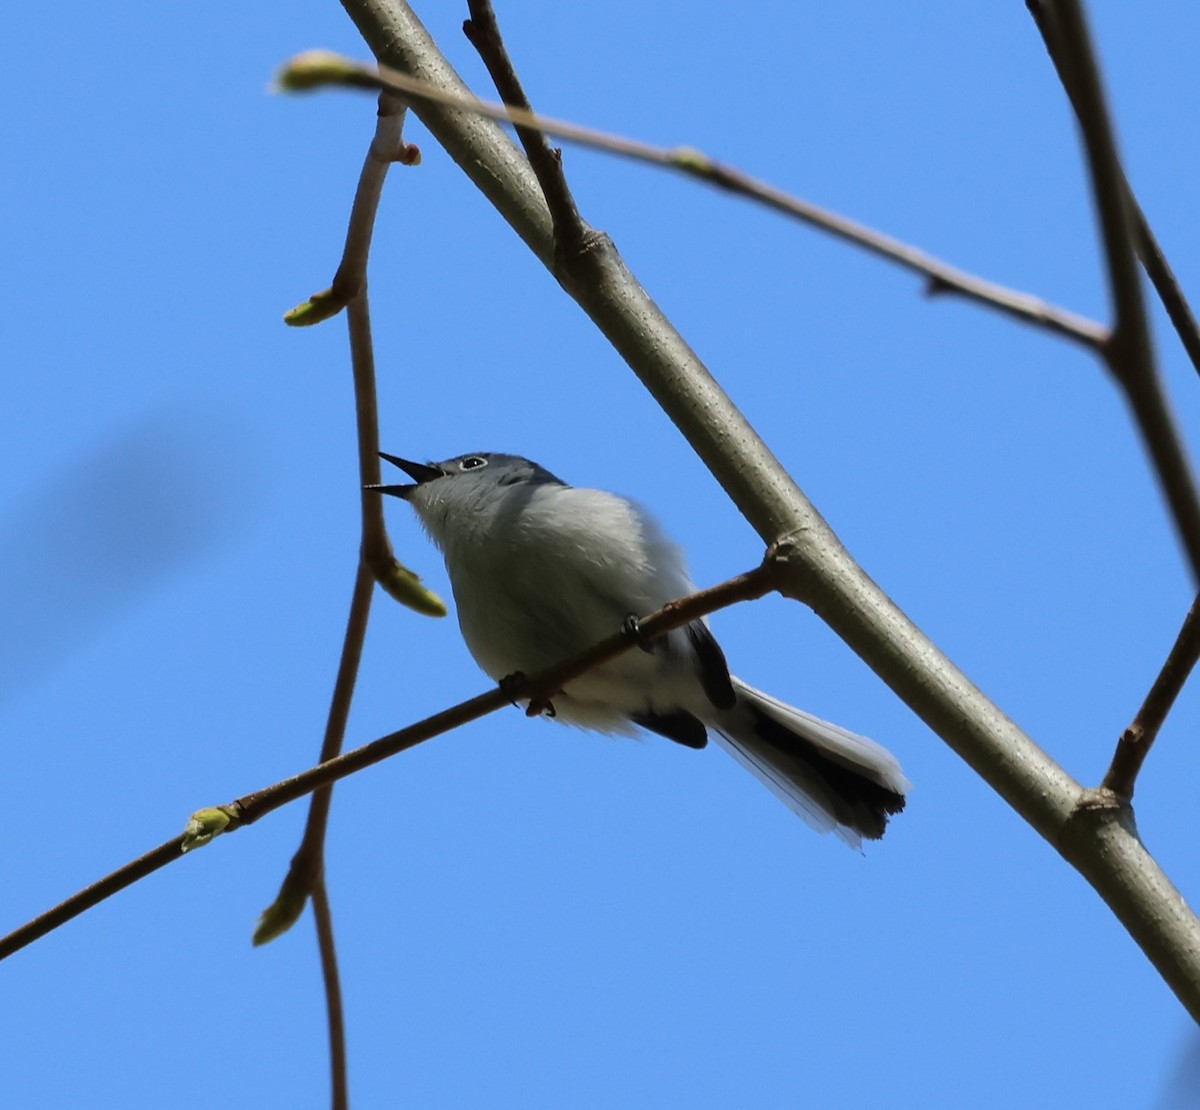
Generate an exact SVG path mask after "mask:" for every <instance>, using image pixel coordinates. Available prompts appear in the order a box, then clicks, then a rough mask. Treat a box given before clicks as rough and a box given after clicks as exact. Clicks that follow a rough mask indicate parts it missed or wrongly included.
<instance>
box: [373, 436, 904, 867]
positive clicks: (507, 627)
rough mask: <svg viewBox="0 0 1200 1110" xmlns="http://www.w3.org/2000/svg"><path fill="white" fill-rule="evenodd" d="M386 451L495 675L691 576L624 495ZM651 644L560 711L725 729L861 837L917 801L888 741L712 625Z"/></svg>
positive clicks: (658, 725) (604, 630)
mask: <svg viewBox="0 0 1200 1110" xmlns="http://www.w3.org/2000/svg"><path fill="white" fill-rule="evenodd" d="M383 457H384V458H385V459H387V460H388V461H389V462H392V463H394V464H395V465H397V466H399V467H400V468H401V469H403V470H404V471H405V473H407V474H408V475H409V476H410V477H412V478H413V479H414V482H413V484H411V485H392V486H379V487H376V488H377V489H378V490H379V491H380V492H383V493H390V494H394V495H396V496H399V497H402V498H403V499H404V500H406V501H407V502H408V503H409V504H410V505H411V506H412V507H413V509H414V510H415V511H416V513H417V516H418V518H419V519H420V521H421V523H422V525H423V526H424V527H425V530H426V531H427V532H428V533H429V535H430V537H431V538H432V539H433V541H434V542H435V543H436V544H437V545H438V547H439V548H440V549H441V551H442V554H443V555H444V557H445V560H446V569H447V571H448V573H449V575H450V584H451V587H452V589H453V591H454V599H455V604H456V607H457V610H458V621H459V627H460V628H461V629H462V634H463V639H464V640H465V641H466V644H467V647H468V648H469V649H470V651H471V654H472V655H473V656H474V657H475V660H476V662H477V663H478V664H479V666H480V667H481V668H482V669H483V671H484V672H485V673H486V674H488V675H490V676H491V677H492V678H493V679H496V680H497V681H499V680H501V679H503V678H505V677H507V676H508V675H511V674H514V673H516V672H518V671H521V672H526V673H532V672H534V671H538V670H541V669H542V668H544V667H548V666H551V665H552V664H555V663H559V662H561V661H562V660H564V659H566V658H569V657H570V656H572V655H575V654H577V653H578V652H580V651H582V650H583V649H585V648H587V647H590V646H591V645H592V644H594V643H597V642H598V641H600V640H602V639H604V638H605V637H606V636H610V635H611V634H612V633H613V632H614V631H616V630H617V629H619V628H620V627H621V626H622V624H623V623H624V622H625V621H626V620H627V619H628V618H629V617H631V616H632V617H644V616H646V615H648V614H650V613H652V612H654V611H655V610H656V609H660V608H661V607H662V606H663V605H665V604H666V603H667V602H668V601H673V600H675V599H676V598H679V597H683V596H684V595H686V594H688V593H691V592H692V590H693V587H692V583H691V580H690V578H689V577H688V573H687V568H686V563H685V560H684V556H683V552H682V551H681V550H680V549H679V548H678V547H677V546H676V545H675V544H674V543H672V542H671V541H670V540H669V539H668V538H667V536H666V535H665V534H664V533H663V531H662V529H661V527H660V526H659V525H658V523H657V521H656V520H655V519H654V517H653V516H651V515H650V513H648V512H647V511H646V510H645V509H644V508H642V507H641V506H639V505H637V504H636V503H634V502H632V501H628V500H626V499H625V498H623V497H618V496H617V495H616V494H613V493H606V492H605V491H603V490H596V489H579V488H576V487H573V486H569V485H567V484H566V483H565V482H563V481H561V480H560V479H558V478H556V477H555V476H554V475H553V474H551V473H550V472H549V471H548V470H546V469H545V468H544V467H541V466H539V465H538V464H537V463H534V462H530V461H529V460H528V459H524V458H521V457H520V456H517V455H503V454H488V453H479V454H472V455H459V456H456V457H455V458H452V459H447V460H446V461H444V462H439V463H414V462H411V461H409V460H407V459H401V458H398V457H396V456H393V455H384V456H383ZM650 647H651V650H649V651H628V652H626V653H625V654H624V655H622V656H620V657H619V658H617V659H615V660H613V661H612V662H610V663H606V664H605V665H604V666H602V667H598V668H596V669H595V670H593V671H591V672H589V673H588V674H586V675H583V676H582V677H580V678H578V679H576V680H574V681H572V682H571V683H569V684H568V686H567V687H566V689H564V690H563V691H562V692H561V693H560V694H558V695H557V696H556V697H555V699H554V708H555V713H556V719H557V720H558V721H561V722H565V723H567V724H573V725H579V726H581V727H584V728H591V729H597V730H599V731H601V732H609V733H629V732H632V731H634V729H635V728H636V727H638V726H640V727H643V728H647V729H649V730H651V731H653V732H656V733H658V734H660V735H663V736H666V737H668V738H670V739H672V740H675V741H677V742H678V743H680V744H683V745H685V746H687V747H693V748H697V747H703V746H704V742H705V739H706V735H707V733H709V732H712V733H714V734H715V735H716V737H717V740H718V742H719V744H720V745H721V746H722V747H724V748H725V749H726V750H727V751H728V752H729V753H730V754H731V755H732V756H733V757H734V758H735V759H736V760H738V762H740V763H741V764H742V765H743V766H745V767H746V768H747V769H749V770H750V771H752V772H753V773H754V774H755V775H757V776H758V777H759V778H760V779H762V780H763V781H764V782H765V783H766V784H767V785H768V786H769V787H770V788H771V789H772V790H773V791H774V792H775V793H776V794H777V795H778V796H779V797H780V798H782V799H783V801H784V802H786V803H787V805H788V806H790V807H791V808H792V809H793V810H794V811H795V812H796V813H798V814H799V815H800V816H801V817H803V818H804V819H805V820H806V821H807V822H808V823H809V824H810V825H812V826H813V827H814V828H816V829H818V830H820V831H822V832H834V833H836V834H837V835H838V836H840V837H841V839H843V840H844V841H846V842H847V843H849V844H851V845H854V846H857V845H858V844H859V843H860V842H861V839H862V838H863V837H866V838H868V839H877V838H878V837H880V836H882V835H883V832H884V829H885V827H886V825H887V820H888V817H889V816H890V815H892V814H895V813H899V812H900V810H902V809H903V808H904V800H905V794H906V792H907V790H908V786H909V784H908V781H907V780H906V779H905V777H904V774H903V772H902V771H901V770H900V764H899V763H898V762H897V761H896V759H895V757H894V756H893V755H892V754H891V753H890V752H889V751H887V749H886V748H883V747H881V746H880V745H879V744H876V743H875V742H874V741H872V740H868V739H866V738H865V737H863V736H858V735H856V734H855V733H853V732H849V731H847V730H846V729H843V728H841V727H840V726H838V725H835V724H831V723H830V722H828V721H823V720H821V719H820V718H819V717H814V716H812V715H811V714H809V713H805V712H804V711H803V710H801V709H796V708H795V707H794V706H790V705H788V704H786V703H784V702H781V701H778V700H777V699H775V698H773V697H771V696H770V695H768V694H764V693H763V692H762V691H760V690H756V689H754V687H752V686H749V685H747V684H746V683H744V682H742V681H741V680H740V679H738V678H736V677H734V676H732V675H730V673H729V670H728V667H727V666H726V663H725V656H724V654H723V653H722V651H721V649H720V647H719V645H718V644H717V641H716V640H715V639H714V638H713V636H712V633H711V632H710V631H709V628H708V625H707V623H705V622H702V621H698V622H695V623H694V624H691V625H688V626H687V627H685V628H679V629H675V630H674V631H672V632H670V633H668V634H667V635H666V636H664V637H662V638H661V639H660V640H658V641H655V643H654V644H653V645H650Z"/></svg>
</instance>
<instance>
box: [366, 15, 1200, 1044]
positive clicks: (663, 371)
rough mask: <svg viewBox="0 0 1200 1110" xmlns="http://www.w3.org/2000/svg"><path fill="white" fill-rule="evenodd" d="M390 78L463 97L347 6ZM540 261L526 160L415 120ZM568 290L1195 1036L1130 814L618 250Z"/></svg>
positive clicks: (544, 226)
mask: <svg viewBox="0 0 1200 1110" xmlns="http://www.w3.org/2000/svg"><path fill="white" fill-rule="evenodd" d="M343 6H344V7H345V8H346V10H347V12H349V14H350V16H351V18H352V19H353V20H354V22H355V24H356V25H357V26H358V29H359V31H360V32H361V33H362V35H363V37H364V38H365V39H366V40H367V43H368V45H369V46H370V48H371V49H372V51H373V52H374V53H375V55H376V56H377V57H378V58H379V59H380V61H382V62H384V63H385V64H386V65H388V66H390V67H393V68H397V69H400V70H403V71H404V72H405V73H408V74H411V75H412V76H413V77H416V78H418V79H420V80H422V81H426V82H430V83H432V84H435V85H438V86H439V87H440V88H442V89H444V90H447V93H448V95H453V96H457V97H462V96H464V95H466V90H465V88H464V86H463V84H462V82H461V81H460V79H459V78H458V75H457V74H456V73H455V72H454V70H453V68H452V67H451V66H450V64H449V63H448V62H447V61H446V59H445V58H444V57H443V56H442V55H441V53H440V51H439V50H438V48H437V45H436V44H435V43H434V42H433V40H432V39H431V38H430V37H429V35H428V33H427V32H426V31H425V28H424V27H423V26H422V25H421V23H420V21H419V20H418V19H417V18H416V16H415V15H414V14H413V12H412V11H411V9H409V8H408V6H407V5H406V4H404V3H403V2H402V0H343ZM413 110H414V111H415V112H416V113H417V114H418V115H419V116H420V117H421V120H422V122H424V123H425V125H426V126H427V127H428V128H429V130H430V131H431V132H432V133H433V135H434V136H435V137H436V138H437V140H438V141H439V142H440V143H441V144H442V145H443V146H444V147H445V148H446V150H447V152H448V153H449V154H450V156H451V157H452V158H453V159H454V160H455V161H456V162H457V163H458V164H459V166H460V167H461V168H462V170H463V171H464V172H465V173H466V174H467V176H468V177H470V178H471V180H472V181H474V182H475V184H476V185H477V186H478V188H479V189H480V191H481V192H483V194H484V195H485V196H486V197H487V198H488V199H489V200H491V202H492V203H493V204H494V205H495V206H496V208H497V209H498V211H499V212H500V213H501V215H502V216H503V217H504V218H505V219H506V220H508V222H509V223H510V224H511V225H512V227H513V229H514V230H515V231H516V232H517V233H518V235H520V236H521V237H522V238H523V239H524V240H525V241H526V242H527V243H528V244H529V246H530V248H531V249H532V250H533V252H534V253H535V254H536V255H537V257H539V258H540V259H542V261H543V262H544V263H545V264H547V265H548V266H549V265H552V264H553V238H552V230H551V221H550V218H549V214H548V213H547V211H546V209H545V205H544V203H543V202H542V199H541V194H540V190H539V189H538V187H537V183H536V181H535V180H534V179H533V177H532V174H531V173H530V171H529V168H528V165H527V164H526V163H525V160H524V159H523V158H522V157H521V156H520V155H519V154H518V152H517V151H516V149H515V148H514V147H513V145H512V143H511V142H510V141H509V139H508V138H507V136H506V135H505V134H504V132H503V131H502V130H501V129H500V128H499V127H498V126H496V125H495V124H493V123H490V122H489V121H487V120H486V119H483V118H481V117H480V116H479V115H477V114H475V113H470V112H464V111H462V110H461V109H458V108H448V107H445V106H444V105H439V104H431V103H428V102H424V103H417V104H415V105H414V109H413ZM587 259H588V260H590V264H589V263H588V262H587V260H585V262H584V263H582V264H580V265H579V266H577V267H575V268H573V269H572V270H571V271H570V272H568V273H566V274H562V275H557V276H559V280H560V282H561V284H562V285H563V288H564V289H565V290H566V291H567V292H568V293H569V294H570V295H571V296H572V297H574V298H575V300H576V301H577V302H578V303H579V304H580V306H581V307H582V308H583V309H584V311H585V312H587V313H588V315H589V316H590V317H591V318H592V320H593V321H594V322H595V323H596V325H597V327H598V328H599V329H600V330H601V331H602V332H603V333H604V335H606V336H607V337H608V339H609V340H610V342H611V343H612V344H613V346H614V347H615V348H616V349H617V350H618V351H619V352H620V354H621V355H622V356H623V357H624V358H625V360H626V361H627V362H628V363H629V365H630V367H631V368H632V369H633V370H634V372H635V373H636V374H637V375H638V377H639V378H640V379H641V380H642V382H643V383H644V384H645V386H646V388H647V389H648V390H649V391H650V393H651V395H652V396H653V397H654V398H655V400H656V401H658V403H659V404H660V405H661V406H662V408H663V409H664V411H665V412H666V413H667V415H668V416H669V417H670V418H671V419H672V420H673V421H674V422H675V424H676V426H677V427H678V428H679V429H680V431H681V432H682V433H683V434H684V436H685V437H686V438H687V440H688V442H689V443H690V444H691V446H692V448H693V449H694V450H695V451H696V453H697V455H699V457H700V458H701V460H702V461H703V462H704V463H705V465H706V466H708V468H709V469H710V470H711V471H712V473H713V474H714V476H715V477H716V478H717V480H718V481H719V482H720V483H721V485H722V486H723V487H724V488H725V491H726V492H727V493H728V494H729V496H730V497H731V498H732V500H733V501H734V503H735V504H736V505H737V506H738V508H739V509H741V511H742V512H743V513H744V514H745V516H746V518H747V519H748V520H749V521H750V523H751V524H752V525H753V526H754V528H755V529H756V530H757V531H758V532H759V534H760V535H761V536H762V537H763V538H764V539H766V540H767V542H768V543H774V542H775V541H776V540H781V542H782V550H783V551H784V552H785V553H786V555H787V559H788V562H787V564H786V565H787V568H788V572H789V579H790V581H789V582H788V592H789V594H790V596H793V597H797V598H802V599H804V600H806V601H808V602H809V603H811V604H813V605H814V607H816V608H817V610H818V612H819V613H820V615H821V616H822V617H823V618H824V619H825V620H826V621H827V622H828V623H829V625H830V627H831V628H833V630H834V631H835V632H836V633H837V634H838V635H839V636H840V637H841V638H842V639H843V640H845V641H846V643H848V644H849V645H850V646H851V648H852V649H853V650H854V651H855V652H857V654H858V655H859V656H860V658H862V659H863V660H864V661H865V662H866V663H867V664H868V665H869V666H871V667H872V668H873V669H874V670H875V671H876V672H877V673H878V674H879V675H880V676H881V677H882V678H883V679H884V681H885V682H887V683H888V685H889V686H891V687H892V689H893V690H894V691H895V692H896V693H897V694H898V695H899V696H900V697H901V698H902V699H903V700H904V701H905V702H906V703H907V704H909V705H910V706H911V707H912V708H913V710H914V711H915V712H916V713H917V714H918V715H919V716H920V717H921V718H922V719H923V720H925V721H926V722H927V723H928V724H929V725H930V727H931V728H933V729H934V730H935V731H936V732H937V733H938V734H939V735H940V736H941V737H942V738H943V739H944V740H945V741H946V743H947V744H949V745H950V746H951V747H952V748H954V750H955V751H957V752H958V753H959V754H960V755H961V756H962V757H963V758H964V759H965V760H966V761H967V762H968V763H969V764H970V765H971V766H972V767H974V768H975V769H976V770H977V771H978V772H979V774H980V775H981V776H982V777H983V778H984V779H985V780H986V781H987V782H989V783H990V784H991V785H992V786H993V787H994V788H995V789H996V790H997V792H998V793H1000V794H1001V796H1002V797H1004V798H1005V800H1006V801H1008V802H1009V804H1011V805H1012V806H1013V808H1015V809H1016V810H1017V811H1018V812H1019V813H1020V814H1021V815H1022V816H1024V817H1025V819H1026V820H1027V821H1029V822H1030V824H1031V825H1033V827H1034V828H1036V829H1037V830H1038V832H1039V833H1041V834H1042V835H1043V836H1044V837H1045V838H1046V839H1047V840H1048V841H1049V842H1050V843H1051V844H1052V845H1053V846H1054V847H1055V849H1056V850H1058V851H1059V852H1061V853H1062V855H1063V856H1064V858H1066V859H1067V860H1068V861H1069V862H1070V863H1071V864H1072V865H1073V866H1074V867H1075V868H1077V869H1078V870H1079V871H1080V872H1081V873H1082V874H1083V875H1084V876H1085V878H1087V880H1088V881H1089V882H1090V883H1091V884H1092V886H1093V887H1094V888H1095V889H1096V890H1097V892H1098V893H1099V894H1100V895H1101V896H1102V897H1103V898H1104V900H1105V901H1106V902H1107V903H1108V904H1109V906H1110V907H1111V908H1112V910H1113V912H1114V913H1115V914H1116V916H1117V917H1118V918H1119V919H1120V921H1121V922H1122V924H1124V926H1125V927H1126V929H1128V931H1129V933H1130V935H1131V936H1132V937H1133V938H1134V940H1135V941H1136V942H1137V943H1138V944H1139V945H1140V946H1141V947H1142V949H1143V951H1144V952H1145V953H1146V955H1147V957H1148V958H1149V959H1150V960H1151V961H1152V962H1153V964H1154V966H1155V967H1156V968H1157V969H1158V971H1159V973H1160V974H1161V975H1162V976H1163V978H1164V979H1165V980H1166V982H1167V983H1168V984H1169V985H1170V986H1171V988H1172V990H1174V991H1175V993H1176V994H1177V995H1178V997H1179V998H1180V1000H1181V1002H1183V1004H1184V1005H1185V1006H1186V1007H1187V1008H1188V1010H1189V1012H1190V1013H1191V1014H1192V1016H1193V1017H1194V1018H1196V1019H1198V1020H1200V920H1197V918H1196V916H1195V915H1194V914H1193V913H1192V911H1191V910H1190V909H1189V908H1188V906H1187V905H1186V903H1184V901H1183V899H1182V898H1181V897H1180V895H1179V892H1178V891H1177V890H1176V889H1175V888H1174V887H1173V886H1172V884H1171V883H1170V881H1169V880H1168V879H1167V877H1166V876H1165V875H1164V874H1163V872H1162V870H1161V868H1160V867H1159V866H1158V864H1157V863H1156V862H1155V860H1154V859H1153V857H1151V856H1150V855H1149V853H1148V852H1146V850H1145V848H1144V847H1143V846H1142V844H1141V843H1140V842H1139V841H1138V839H1137V837H1136V835H1135V834H1134V832H1133V830H1132V827H1131V823H1130V815H1129V810H1128V808H1125V807H1120V806H1117V805H1114V804H1113V803H1112V799H1111V796H1109V804H1108V805H1094V804H1092V803H1093V801H1094V799H1093V796H1092V793H1091V792H1085V791H1082V790H1081V788H1080V787H1079V784H1078V783H1076V782H1075V781H1074V780H1073V779H1071V777H1070V776H1069V775H1067V774H1066V772H1065V771H1063V769H1062V768H1061V767H1060V766H1059V765H1058V764H1057V763H1055V762H1054V760H1052V759H1051V758H1050V757H1049V756H1048V755H1047V754H1046V753H1045V752H1043V751H1042V750H1041V749H1040V748H1038V747H1037V745H1035V744H1034V743H1033V742H1032V741H1031V740H1030V739H1029V737H1028V736H1026V735H1025V734H1024V733H1023V732H1021V730H1020V729H1018V728H1017V726H1016V725H1014V724H1013V723H1012V722H1011V721H1010V720H1008V718H1007V717H1005V716H1004V714H1003V713H1002V712H1001V711H1000V709H998V708H997V707H996V706H995V705H993V704H992V703H991V702H990V701H988V699H987V698H986V697H984V695H983V694H982V693H981V692H980V691H979V690H978V689H976V687H975V686H974V685H972V684H971V682H970V680H969V679H967V677H966V676H965V675H964V674H963V673H962V672H961V671H959V670H958V669H957V668H956V667H955V666H954V664H953V663H952V662H951V661H950V660H949V659H948V658H946V656H945V655H944V654H943V653H942V652H940V651H939V650H938V648H937V647H936V645H934V644H933V643H932V642H931V641H930V640H929V639H928V638H927V637H925V636H924V635H923V634H922V633H921V632H920V630H919V629H917V628H916V626H915V625H914V624H913V623H912V622H911V621H910V620H908V618H907V617H905V615H904V614H903V613H901V612H900V610H899V609H898V608H896V606H895V605H894V604H893V603H892V602H891V600H890V599H889V598H888V597H887V596H886V595H885V594H884V593H883V591H882V590H880V589H879V587H878V586H877V585H876V584H875V583H874V582H872V581H871V579H870V578H869V577H868V575H867V574H866V572H865V571H863V569H862V568H861V567H859V566H858V565H857V564H856V563H855V562H854V561H853V559H852V558H851V557H850V555H849V554H848V552H846V550H845V548H843V547H842V545H841V543H840V542H839V541H838V539H837V537H836V536H835V535H834V534H833V532H832V530H831V529H830V528H829V526H828V525H827V524H826V522H825V521H824V519H823V518H822V517H821V515H820V514H819V513H818V512H817V510H816V508H815V507H814V506H813V505H812V503H811V502H810V501H809V500H808V499H807V498H806V497H805V496H804V494H803V492H802V491H801V490H800V489H799V487H797V486H796V484H795V482H794V481H793V480H792V478H791V476H790V475H789V474H788V473H787V472H786V471H785V470H784V469H783V467H782V466H780V464H779V462H778V460H776V459H775V457H774V456H773V455H772V454H771V452H770V451H769V449H768V448H767V446H766V444H764V443H763V442H762V440H761V439H760V438H759V436H758V435H757V433H756V432H755V431H754V429H753V428H752V427H751V426H750V425H749V424H748V423H747V421H746V420H745V418H744V417H743V416H742V414H741V413H740V412H739V411H738V410H737V408H736V407H735V406H734V405H733V403H732V401H731V400H730V399H729V397H728V396H727V395H726V394H725V393H724V391H723V390H722V389H721V388H720V386H719V385H718V383H717V382H716V381H715V380H714V379H713V378H712V376H711V375H710V374H709V372H708V370H707V369H706V368H705V366H704V365H703V363H701V361H700V359H699V358H698V357H697V356H696V354H695V352H693V351H692V350H691V349H690V348H689V347H688V345H687V344H686V342H685V341H684V340H683V338H682V337H681V336H680V335H679V334H678V332H677V331H676V330H675V329H674V328H673V327H672V326H671V324H670V322H669V321H668V320H667V319H666V318H665V317H664V316H663V315H662V313H661V311H660V310H659V308H658V306H657V305H656V304H655V303H654V301H653V300H652V299H651V298H650V296H649V294H648V293H647V292H646V291H645V290H644V289H643V288H642V286H641V285H640V284H639V283H638V282H637V280H636V279H635V278H634V277H633V275H632V274H630V273H629V272H628V270H626V268H625V266H624V264H623V262H622V261H621V259H620V257H619V256H618V255H617V253H616V251H615V250H614V249H612V248H611V247H607V249H602V250H597V251H593V252H589V254H588V256H587Z"/></svg>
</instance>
